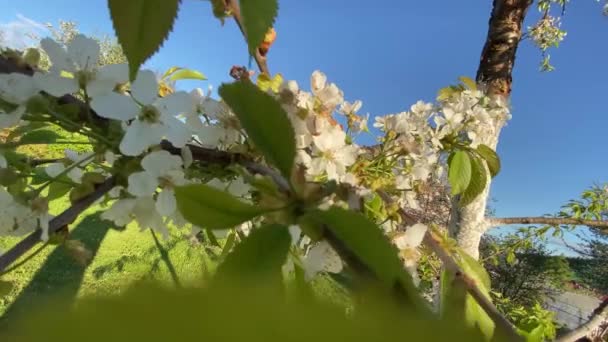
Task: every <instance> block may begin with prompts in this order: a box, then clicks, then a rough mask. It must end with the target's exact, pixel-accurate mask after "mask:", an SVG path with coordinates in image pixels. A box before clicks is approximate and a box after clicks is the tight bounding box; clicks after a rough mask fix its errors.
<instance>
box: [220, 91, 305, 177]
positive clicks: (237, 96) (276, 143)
mask: <svg viewBox="0 0 608 342" xmlns="http://www.w3.org/2000/svg"><path fill="white" fill-rule="evenodd" d="M219 94H220V96H221V97H222V98H223V99H224V101H226V103H227V104H228V105H229V106H230V108H232V110H233V111H234V113H235V114H236V116H237V117H238V118H239V121H240V122H241V125H242V126H243V128H244V129H245V131H247V134H248V135H249V138H250V139H251V140H252V141H253V143H254V144H255V145H256V147H257V148H258V149H259V150H260V151H261V152H262V153H263V154H264V156H265V157H266V158H267V159H268V161H269V162H271V163H272V164H274V165H275V166H276V167H277V168H278V169H279V170H280V171H281V173H283V176H285V178H287V179H290V177H291V169H292V167H293V162H294V157H295V153H296V146H295V135H294V131H293V127H292V126H291V122H289V118H288V117H287V113H285V111H284V110H283V108H282V107H281V105H280V104H279V103H278V102H277V101H276V100H275V99H274V98H273V97H272V96H270V95H268V94H266V93H264V92H263V91H262V90H260V89H259V88H258V87H256V86H255V85H254V84H253V83H251V82H248V81H239V82H235V83H231V84H223V85H222V86H221V87H220V89H219Z"/></svg>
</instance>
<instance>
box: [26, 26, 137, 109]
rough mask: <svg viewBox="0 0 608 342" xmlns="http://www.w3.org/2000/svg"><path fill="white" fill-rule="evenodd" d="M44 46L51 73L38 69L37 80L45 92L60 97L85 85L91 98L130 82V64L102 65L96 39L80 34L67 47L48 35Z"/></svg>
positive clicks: (44, 40) (42, 45) (35, 77)
mask: <svg viewBox="0 0 608 342" xmlns="http://www.w3.org/2000/svg"><path fill="white" fill-rule="evenodd" d="M40 46H41V47H42V49H44V51H45V52H46V53H47V55H48V56H49V59H50V61H51V68H50V70H49V73H41V72H37V73H36V74H34V79H35V80H36V83H37V84H38V86H39V87H40V88H41V89H42V90H44V91H45V92H47V93H49V94H51V95H53V96H56V97H59V96H62V95H64V94H71V93H75V92H77V91H78V90H79V89H81V88H84V89H85V90H86V91H87V95H89V97H92V98H95V97H96V96H101V95H104V94H107V93H109V92H111V91H113V89H114V87H115V86H116V85H117V84H120V83H126V82H127V81H128V66H127V65H126V64H110V65H105V66H103V67H99V66H98V60H99V54H100V48H99V43H97V41H96V40H95V39H92V38H88V37H85V36H84V35H82V34H78V35H76V36H75V37H74V39H72V40H71V41H70V42H69V43H68V44H67V49H64V48H63V47H62V46H61V45H60V44H59V43H57V42H56V41H54V40H52V39H50V38H44V39H42V40H41V41H40Z"/></svg>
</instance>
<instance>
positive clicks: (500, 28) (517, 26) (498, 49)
mask: <svg viewBox="0 0 608 342" xmlns="http://www.w3.org/2000/svg"><path fill="white" fill-rule="evenodd" d="M532 2H533V1H532V0H494V5H493V9H492V14H491V16H490V23H489V29H488V36H487V38H486V43H485V46H484V48H483V51H482V53H481V61H480V63H479V69H478V70H477V83H478V84H479V86H480V88H481V89H484V90H486V92H487V93H488V94H490V95H492V96H498V97H502V98H503V99H504V100H505V101H508V99H509V95H510V94H511V82H512V76H511V74H512V71H513V66H514V65H515V54H516V52H517V46H518V45H519V42H520V40H521V35H522V26H523V21H524V18H525V16H526V12H527V10H528V8H529V7H530V5H531V4H532ZM503 125H504V122H502V121H500V122H496V123H495V127H494V128H495V129H494V134H493V135H491V136H489V137H486V139H485V141H483V143H484V144H486V145H488V146H490V147H492V148H493V149H496V145H497V144H498V137H499V135H500V130H501V129H502V126H503ZM489 192H490V180H488V184H487V186H486V189H485V191H484V192H483V193H482V194H481V195H479V196H478V197H477V198H476V199H475V200H474V201H473V202H472V203H471V204H469V205H467V206H466V207H462V208H459V207H457V204H455V208H456V209H455V210H454V215H453V220H452V224H451V229H450V230H451V233H452V235H453V236H454V237H455V238H456V240H457V241H458V245H459V246H460V247H461V248H462V249H463V250H464V251H465V252H467V253H468V254H470V255H471V256H472V257H474V258H476V259H477V258H478V257H479V242H480V240H481V236H482V235H483V234H484V232H485V231H486V230H487V228H488V224H487V222H486V220H485V211H486V204H487V200H488V195H489Z"/></svg>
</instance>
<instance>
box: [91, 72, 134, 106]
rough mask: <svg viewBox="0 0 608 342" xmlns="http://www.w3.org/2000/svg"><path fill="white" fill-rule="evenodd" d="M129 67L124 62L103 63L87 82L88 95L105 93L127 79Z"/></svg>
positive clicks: (95, 95)
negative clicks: (93, 76)
mask: <svg viewBox="0 0 608 342" xmlns="http://www.w3.org/2000/svg"><path fill="white" fill-rule="evenodd" d="M128 75H129V67H128V66H127V65H126V64H110V65H104V66H103V67H101V69H99V71H97V74H96V76H95V78H94V79H93V80H92V81H90V82H89V83H87V93H88V95H89V97H91V98H95V97H97V96H102V95H106V94H108V93H110V92H112V91H113V90H114V88H116V85H118V84H122V83H126V82H127V81H128V80H129V76H128Z"/></svg>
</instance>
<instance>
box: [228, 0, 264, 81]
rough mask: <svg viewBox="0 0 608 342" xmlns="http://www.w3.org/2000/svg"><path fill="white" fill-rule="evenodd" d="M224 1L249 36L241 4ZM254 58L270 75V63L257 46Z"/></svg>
mask: <svg viewBox="0 0 608 342" xmlns="http://www.w3.org/2000/svg"><path fill="white" fill-rule="evenodd" d="M224 1H225V5H226V8H228V9H229V10H230V12H231V13H232V17H233V18H234V21H235V22H236V24H237V26H238V27H239V30H241V33H242V34H243V37H245V38H247V34H246V33H245V30H244V29H243V24H242V23H243V18H242V17H241V9H240V8H239V4H238V3H237V1H236V0H224ZM253 58H254V59H255V63H256V64H257V65H258V69H260V71H261V72H262V73H263V74H268V75H270V70H268V64H267V63H266V58H265V57H263V56H262V55H261V54H260V50H259V49H258V48H257V47H256V48H255V54H254V55H253Z"/></svg>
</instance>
